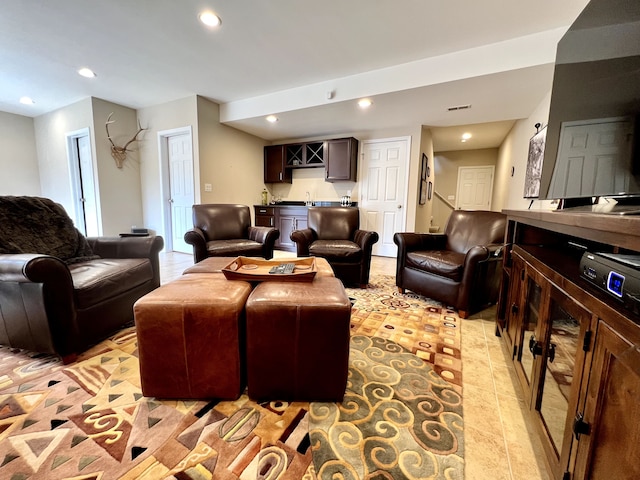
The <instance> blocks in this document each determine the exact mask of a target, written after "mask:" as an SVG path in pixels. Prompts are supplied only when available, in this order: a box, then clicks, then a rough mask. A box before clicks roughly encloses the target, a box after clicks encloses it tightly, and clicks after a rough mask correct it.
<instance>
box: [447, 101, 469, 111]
mask: <svg viewBox="0 0 640 480" xmlns="http://www.w3.org/2000/svg"><path fill="white" fill-rule="evenodd" d="M467 108H471V104H470V103H469V104H467V105H456V106H455V107H449V108H447V110H449V111H450V112H455V111H456V110H466V109H467Z"/></svg>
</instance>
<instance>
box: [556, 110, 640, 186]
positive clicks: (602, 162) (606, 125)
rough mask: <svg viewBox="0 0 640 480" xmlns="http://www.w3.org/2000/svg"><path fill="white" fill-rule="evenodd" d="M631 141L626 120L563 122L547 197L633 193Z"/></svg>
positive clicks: (629, 127)
mask: <svg viewBox="0 0 640 480" xmlns="http://www.w3.org/2000/svg"><path fill="white" fill-rule="evenodd" d="M632 139H633V124H632V122H631V121H630V120H626V119H616V118H613V119H600V120H587V121H578V122H565V123H563V124H562V128H561V130H560V142H559V148H558V159H557V160H556V166H555V169H554V171H553V180H552V185H551V192H550V193H551V194H550V197H552V198H567V197H569V198H571V197H591V196H600V195H607V194H609V195H611V194H612V193H613V192H628V191H634V190H635V189H636V188H637V187H636V186H635V185H633V183H632V182H635V181H636V180H635V178H634V177H633V175H631V165H630V164H631V159H632V150H633V141H632Z"/></svg>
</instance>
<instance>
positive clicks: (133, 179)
mask: <svg viewBox="0 0 640 480" xmlns="http://www.w3.org/2000/svg"><path fill="white" fill-rule="evenodd" d="M91 106H92V116H93V122H92V125H93V127H94V128H93V141H92V144H93V149H94V152H95V157H94V158H95V159H96V160H97V161H96V162H95V164H96V166H97V172H96V174H97V178H98V190H99V192H100V210H101V216H102V234H103V235H107V236H114V235H117V234H118V233H122V232H128V231H130V229H131V227H132V226H134V225H135V226H141V225H142V223H143V216H142V191H141V184H140V142H138V141H134V142H132V143H131V144H130V145H129V147H128V148H127V150H129V152H128V153H127V158H126V160H125V161H124V163H123V165H122V168H118V167H117V166H116V162H115V160H114V159H113V157H112V156H111V142H109V139H108V138H107V131H106V128H105V123H106V121H107V118H108V117H109V114H111V113H113V116H112V117H111V120H112V121H113V123H112V124H110V125H109V134H110V136H111V138H112V140H113V142H114V143H115V144H116V145H117V146H119V147H122V146H124V144H126V143H127V142H128V141H129V140H131V138H132V137H133V136H134V134H135V133H136V132H137V131H138V122H137V119H136V111H135V110H133V109H131V108H127V107H123V106H121V105H117V104H115V103H111V102H107V101H105V100H101V99H99V98H92V99H91ZM145 134H146V132H142V133H141V134H140V135H138V138H144V135H145Z"/></svg>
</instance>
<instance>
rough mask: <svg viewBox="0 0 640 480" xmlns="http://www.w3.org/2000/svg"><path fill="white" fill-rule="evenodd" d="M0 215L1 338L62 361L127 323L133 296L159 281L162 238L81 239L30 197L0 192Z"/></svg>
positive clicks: (62, 217) (47, 205) (50, 205)
mask: <svg viewBox="0 0 640 480" xmlns="http://www.w3.org/2000/svg"><path fill="white" fill-rule="evenodd" d="M0 221H3V228H2V232H1V233H0V344H2V345H7V346H10V347H15V348H21V349H27V350H31V351H35V352H42V353H51V354H58V355H60V356H61V357H62V358H63V360H64V361H65V363H68V362H70V361H73V360H75V358H76V356H77V354H78V353H80V352H82V351H84V350H85V349H86V348H87V347H89V346H91V345H93V344H95V343H97V342H99V341H101V340H103V339H104V338H106V337H107V336H109V335H110V334H112V333H114V332H115V331H117V330H118V329H119V328H121V327H122V326H123V325H125V324H128V323H130V322H131V321H132V320H133V304H134V302H135V301H136V300H137V299H138V298H140V297H142V296H143V295H145V294H146V293H148V292H150V291H152V290H153V289H154V288H156V287H158V286H159V285H160V268H159V262H158V253H159V252H160V250H161V249H162V247H163V246H164V243H163V239H162V237H159V236H151V237H131V238H118V237H115V238H107V237H103V238H88V239H85V238H84V237H83V236H82V235H81V234H80V233H79V232H78V231H77V230H76V229H75V227H73V222H72V220H71V219H70V218H69V217H68V216H67V215H66V212H65V211H64V209H63V208H62V206H60V205H58V204H56V203H55V202H53V201H51V200H49V199H44V198H38V197H0ZM4 221H10V222H11V223H10V224H7V223H4ZM8 225H10V227H9V226H8ZM36 250H37V251H38V252H37V253H36V252H35V251H36ZM64 252H66V253H64Z"/></svg>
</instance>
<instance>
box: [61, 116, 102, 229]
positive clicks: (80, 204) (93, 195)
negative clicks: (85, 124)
mask: <svg viewBox="0 0 640 480" xmlns="http://www.w3.org/2000/svg"><path fill="white" fill-rule="evenodd" d="M66 143H67V159H68V162H69V172H70V174H71V190H72V195H73V206H74V212H73V217H74V223H75V226H76V228H77V229H78V230H80V232H82V233H83V234H84V235H85V236H88V237H98V236H101V235H102V228H101V226H102V222H101V219H100V208H99V205H98V195H97V186H96V181H95V174H94V167H93V156H92V154H91V141H90V139H89V129H88V128H83V129H81V130H77V131H75V132H71V133H67V135H66Z"/></svg>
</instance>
